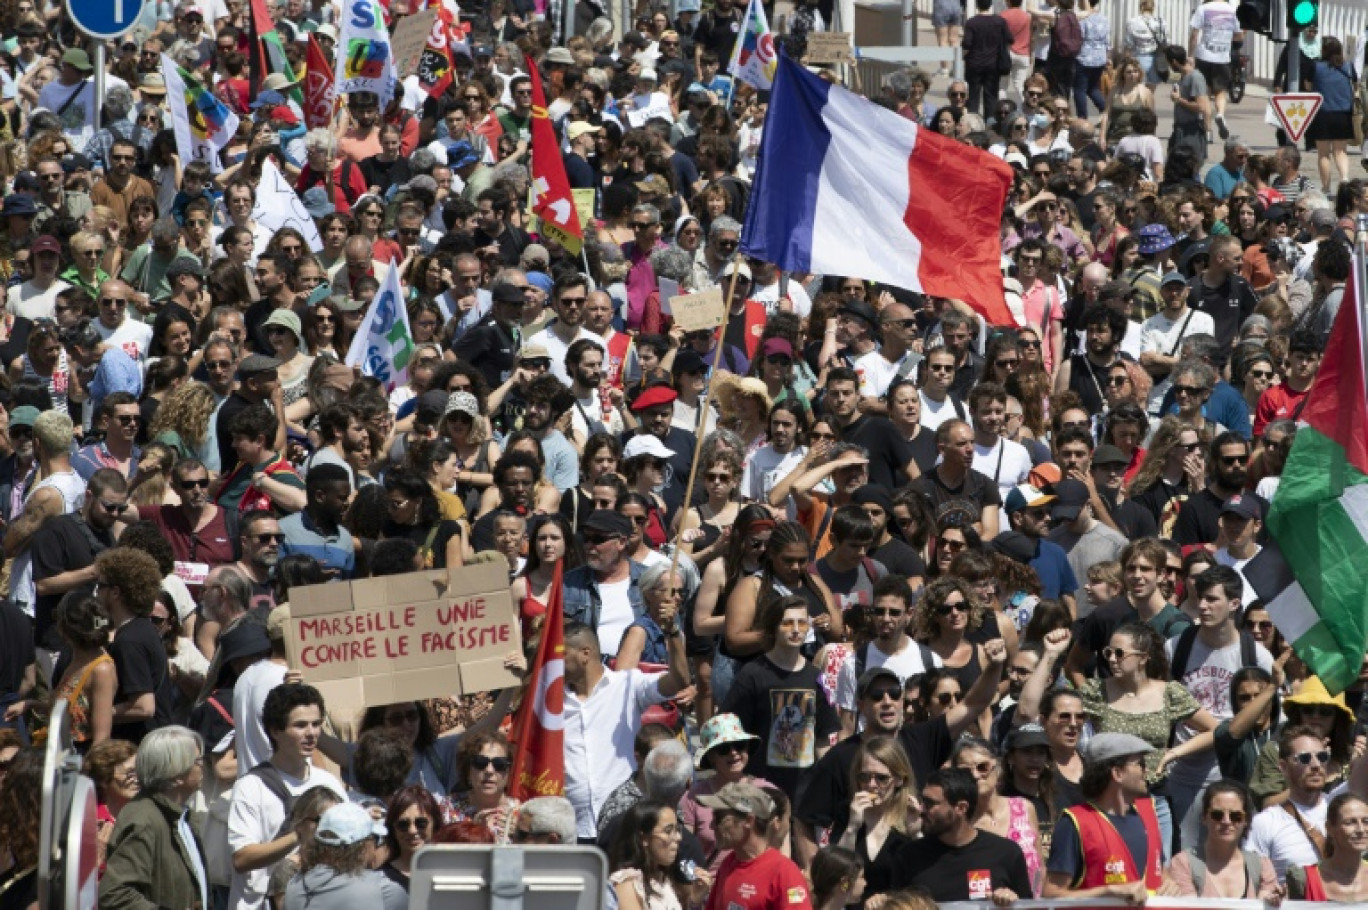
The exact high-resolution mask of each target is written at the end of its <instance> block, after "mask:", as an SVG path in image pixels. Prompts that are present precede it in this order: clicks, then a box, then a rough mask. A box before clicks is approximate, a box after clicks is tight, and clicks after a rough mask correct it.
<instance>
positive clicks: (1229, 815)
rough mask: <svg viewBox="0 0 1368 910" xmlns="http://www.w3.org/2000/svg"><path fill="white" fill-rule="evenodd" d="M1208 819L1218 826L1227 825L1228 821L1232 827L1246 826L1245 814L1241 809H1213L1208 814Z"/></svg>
mask: <svg viewBox="0 0 1368 910" xmlns="http://www.w3.org/2000/svg"><path fill="white" fill-rule="evenodd" d="M1207 818H1209V819H1211V820H1212V821H1214V822H1215V823H1216V824H1218V825H1223V824H1225V823H1226V821H1227V820H1229V822H1230V823H1231V824H1232V825H1242V824H1244V820H1245V814H1244V813H1243V812H1241V811H1240V810H1239V809H1231V810H1230V811H1226V810H1225V809H1212V810H1211V811H1210V812H1208V813H1207Z"/></svg>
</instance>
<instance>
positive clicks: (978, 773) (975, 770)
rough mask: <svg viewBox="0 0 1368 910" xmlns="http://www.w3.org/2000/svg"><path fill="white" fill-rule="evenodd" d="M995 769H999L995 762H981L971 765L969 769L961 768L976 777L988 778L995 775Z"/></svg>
mask: <svg viewBox="0 0 1368 910" xmlns="http://www.w3.org/2000/svg"><path fill="white" fill-rule="evenodd" d="M995 768H997V765H996V764H995V763H994V762H990V761H981V762H976V763H974V764H972V765H969V766H968V767H967V768H965V767H961V770H963V771H968V772H969V773H970V774H972V775H974V776H975V777H987V776H988V775H989V774H992V773H993V770H994V769H995Z"/></svg>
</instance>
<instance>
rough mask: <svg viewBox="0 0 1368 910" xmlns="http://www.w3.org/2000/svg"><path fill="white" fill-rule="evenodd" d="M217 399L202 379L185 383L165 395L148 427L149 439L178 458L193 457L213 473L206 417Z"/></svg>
mask: <svg viewBox="0 0 1368 910" xmlns="http://www.w3.org/2000/svg"><path fill="white" fill-rule="evenodd" d="M216 406H217V401H216V399H215V396H214V390H213V389H211V388H209V386H207V385H205V384H204V383H202V382H185V383H181V385H180V386H178V387H177V388H175V389H174V390H172V391H171V392H170V393H168V394H167V396H166V400H165V401H163V402H162V404H161V407H159V408H157V414H156V416H155V417H153V418H152V426H150V427H148V430H147V432H148V435H149V436H151V438H152V441H153V442H159V443H161V444H163V445H166V446H168V447H170V448H171V449H172V450H173V451H174V452H175V453H176V457H177V458H178V459H179V458H196V459H199V460H200V461H201V462H203V463H204V465H205V467H206V468H208V469H209V470H210V471H211V472H217V471H218V469H219V466H218V464H217V462H218V447H217V446H216V445H213V444H211V442H210V432H209V430H210V427H209V419H210V418H211V417H212V416H213V414H214V409H215V407H216Z"/></svg>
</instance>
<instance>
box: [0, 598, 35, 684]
mask: <svg viewBox="0 0 1368 910" xmlns="http://www.w3.org/2000/svg"><path fill="white" fill-rule="evenodd" d="M31 663H33V620H31V619H29V618H28V616H27V615H26V614H25V613H24V611H23V610H21V609H19V608H18V607H16V606H14V605H13V604H11V603H10V602H9V601H0V695H13V694H14V693H16V692H18V691H19V686H21V685H22V684H23V682H24V670H25V669H26V668H27V667H28V665H29V664H31Z"/></svg>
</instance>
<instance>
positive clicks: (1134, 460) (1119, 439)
mask: <svg viewBox="0 0 1368 910" xmlns="http://www.w3.org/2000/svg"><path fill="white" fill-rule="evenodd" d="M1124 369H1125V368H1124V367H1122V369H1121V370H1118V369H1117V368H1116V365H1115V364H1113V365H1112V368H1111V370H1109V371H1108V373H1107V383H1108V400H1110V396H1111V392H1112V390H1114V389H1115V390H1119V391H1120V392H1121V394H1122V396H1123V397H1120V398H1118V399H1117V400H1116V402H1115V403H1114V404H1112V406H1111V409H1110V410H1109V411H1108V412H1107V416H1106V419H1105V420H1104V421H1103V423H1102V444H1103V445H1113V446H1116V447H1117V448H1118V449H1120V450H1121V454H1122V455H1125V456H1126V457H1127V458H1128V459H1130V461H1129V462H1128V463H1127V465H1126V474H1125V477H1124V480H1125V482H1127V483H1129V482H1130V481H1131V480H1132V479H1133V478H1134V477H1135V475H1136V474H1137V473H1138V472H1139V471H1140V466H1141V465H1142V464H1144V462H1145V446H1144V441H1145V437H1146V436H1147V435H1148V434H1149V426H1150V422H1149V416H1148V415H1147V414H1146V413H1145V409H1144V408H1143V407H1142V406H1141V405H1140V403H1139V402H1141V401H1144V400H1145V399H1144V396H1142V395H1133V394H1132V395H1127V394H1125V392H1126V390H1131V391H1132V392H1134V391H1135V386H1134V385H1132V384H1131V374H1130V373H1129V371H1127V372H1126V374H1125V377H1124V381H1123V378H1122V370H1124Z"/></svg>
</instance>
